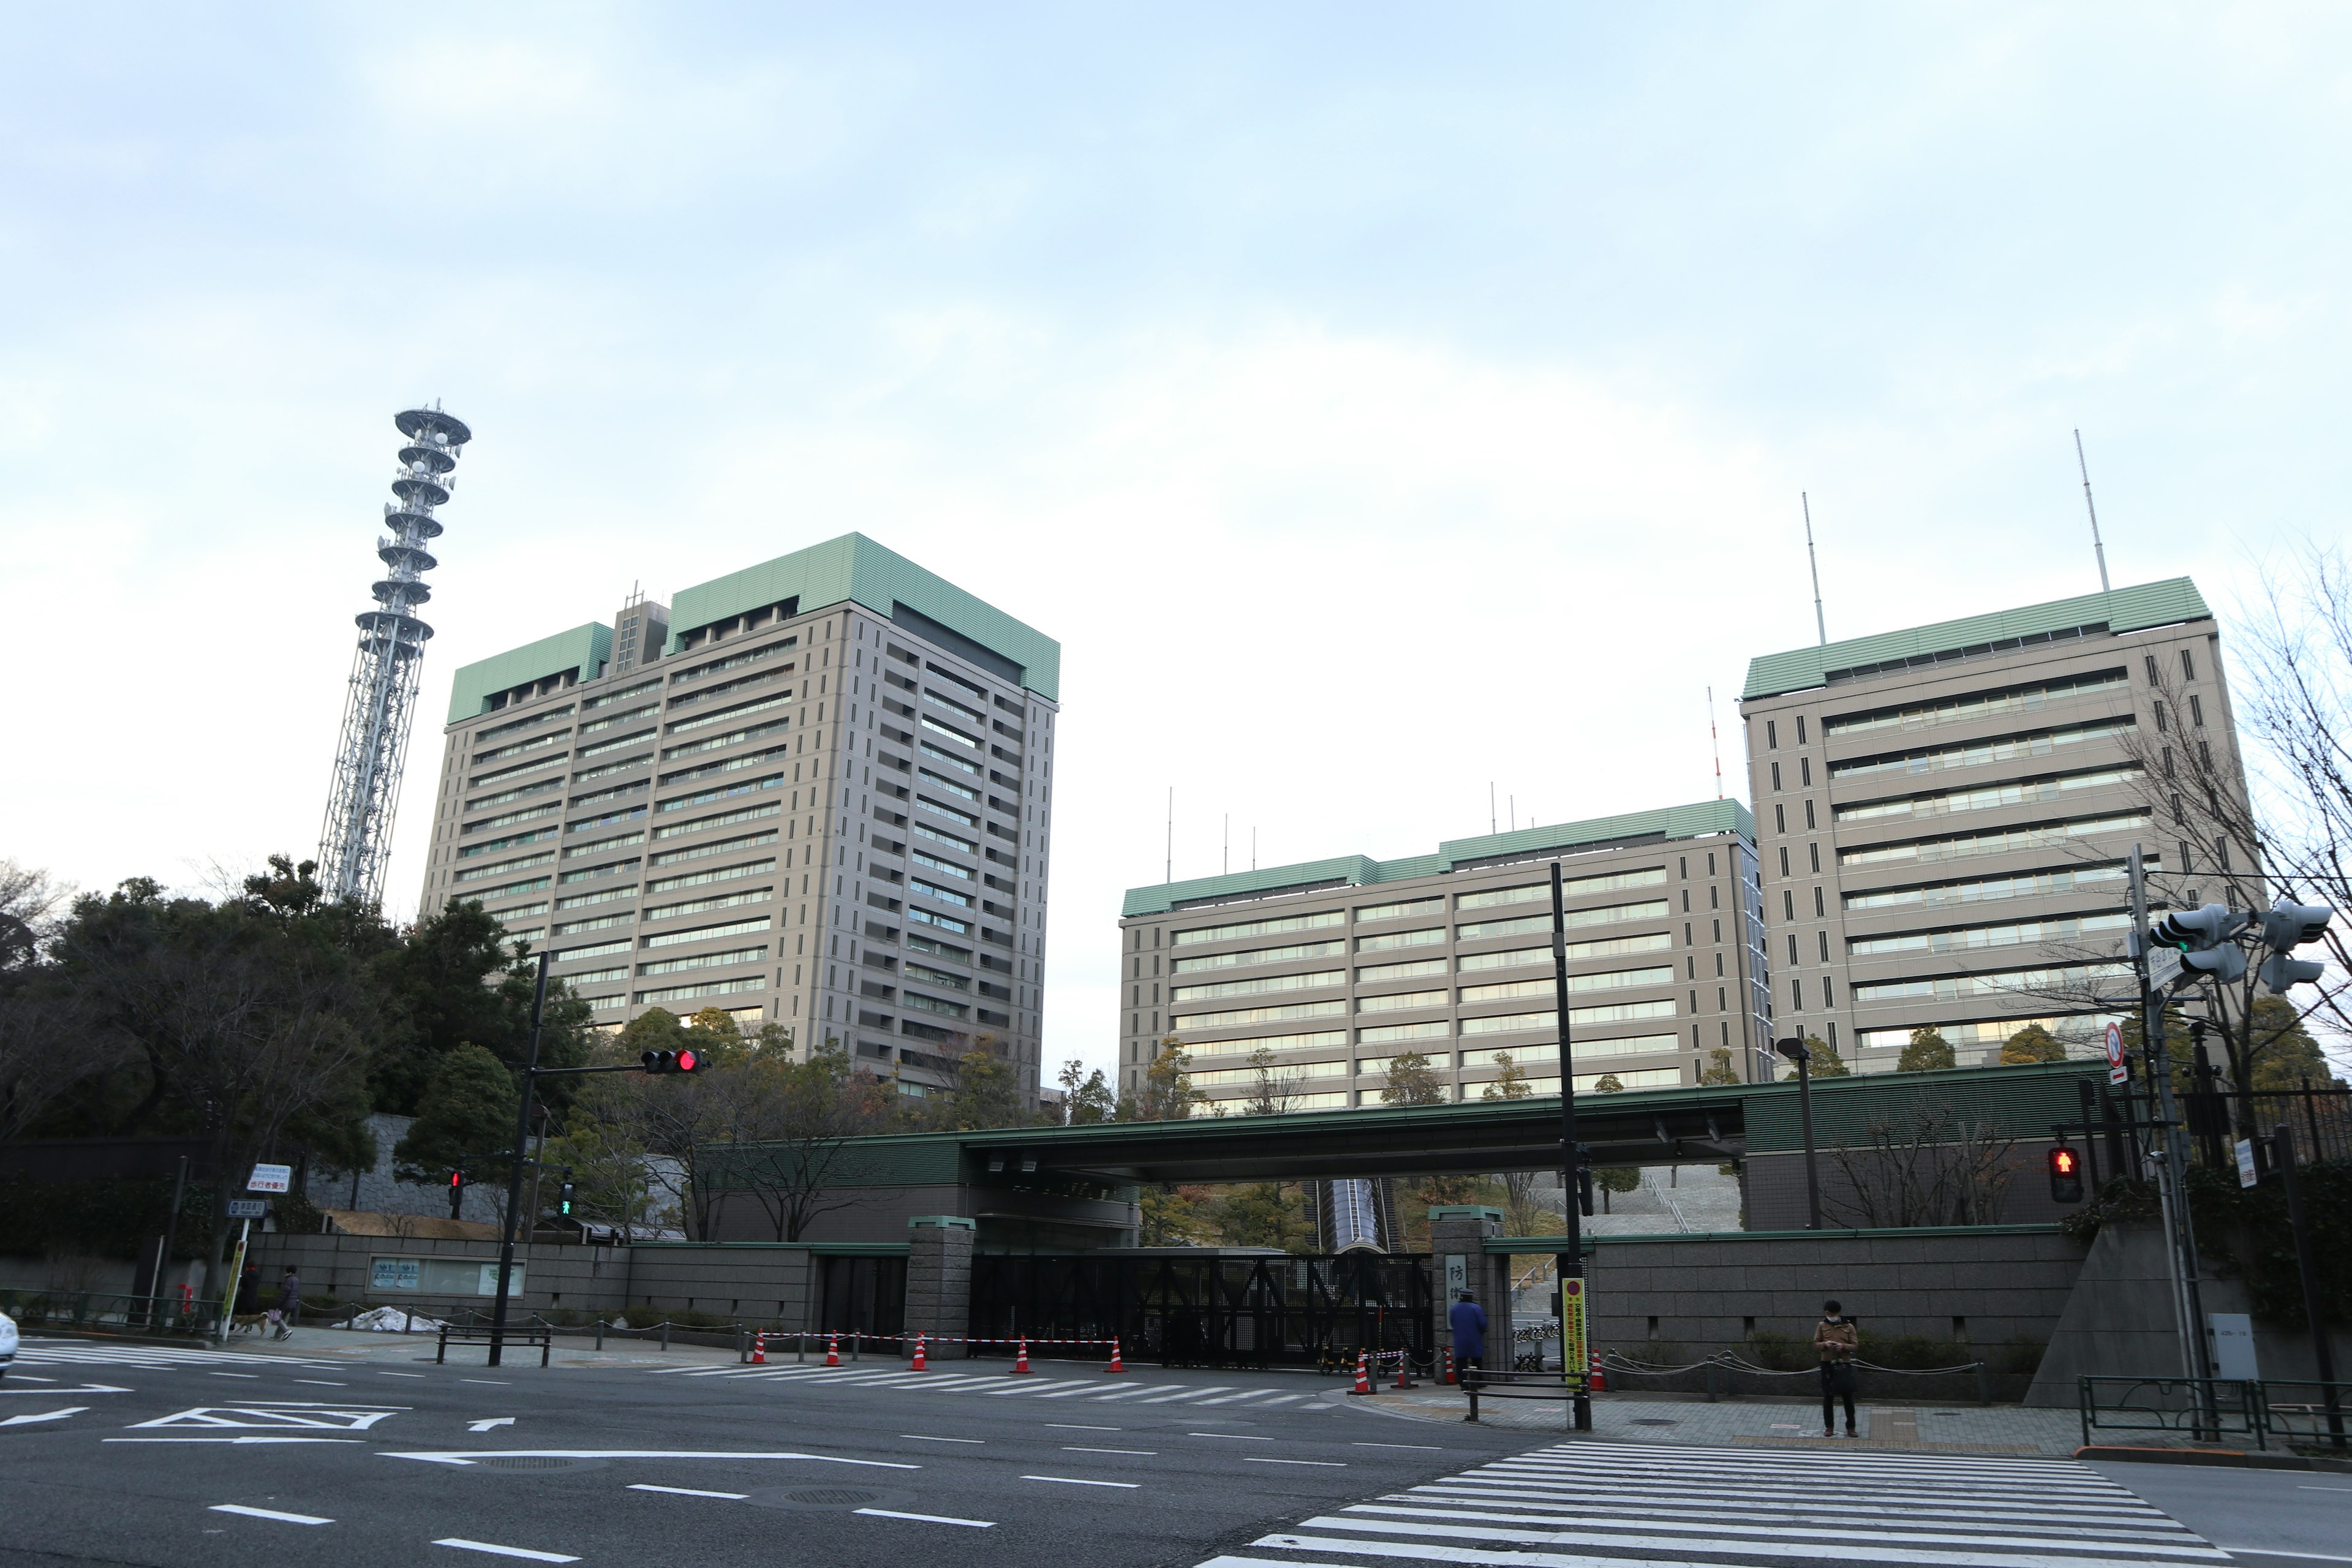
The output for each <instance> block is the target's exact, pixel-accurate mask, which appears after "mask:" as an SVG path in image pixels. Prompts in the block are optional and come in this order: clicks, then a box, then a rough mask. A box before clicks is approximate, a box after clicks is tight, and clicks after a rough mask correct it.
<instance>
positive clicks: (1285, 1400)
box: [1258, 1394, 1313, 1410]
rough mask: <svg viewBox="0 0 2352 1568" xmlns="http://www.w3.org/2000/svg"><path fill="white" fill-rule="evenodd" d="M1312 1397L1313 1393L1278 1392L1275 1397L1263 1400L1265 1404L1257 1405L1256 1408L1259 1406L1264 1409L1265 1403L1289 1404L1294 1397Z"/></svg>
mask: <svg viewBox="0 0 2352 1568" xmlns="http://www.w3.org/2000/svg"><path fill="white" fill-rule="evenodd" d="M1312 1397H1313V1395H1311V1394H1278V1395H1276V1397H1275V1398H1272V1399H1269V1400H1267V1401H1266V1402H1265V1405H1259V1406H1258V1408H1259V1409H1260V1410H1264V1409H1265V1407H1266V1405H1287V1404H1289V1403H1290V1402H1291V1401H1292V1400H1294V1399H1309V1398H1312Z"/></svg>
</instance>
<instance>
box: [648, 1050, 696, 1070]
mask: <svg viewBox="0 0 2352 1568" xmlns="http://www.w3.org/2000/svg"><path fill="white" fill-rule="evenodd" d="M637 1059H638V1060H639V1061H641V1062H643V1063H644V1064H645V1069H646V1071H647V1072H650V1073H663V1072H694V1071H697V1070H698V1069H699V1068H701V1066H702V1058H701V1057H700V1056H699V1055H698V1054H697V1053H695V1052H693V1051H647V1052H646V1053H645V1054H644V1055H643V1056H641V1057H639V1058H637Z"/></svg>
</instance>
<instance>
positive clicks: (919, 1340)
mask: <svg viewBox="0 0 2352 1568" xmlns="http://www.w3.org/2000/svg"><path fill="white" fill-rule="evenodd" d="M907 1370H908V1372H929V1371H930V1370H931V1363H929V1362H928V1361H926V1360H925V1359H923V1336H922V1335H920V1334H917V1335H916V1336H915V1360H914V1364H912V1365H911V1366H909V1367H908V1369H907Z"/></svg>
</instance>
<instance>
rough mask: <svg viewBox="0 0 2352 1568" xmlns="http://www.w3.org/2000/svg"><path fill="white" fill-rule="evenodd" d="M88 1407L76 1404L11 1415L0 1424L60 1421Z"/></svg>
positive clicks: (18, 1424) (24, 1424) (14, 1424)
mask: <svg viewBox="0 0 2352 1568" xmlns="http://www.w3.org/2000/svg"><path fill="white" fill-rule="evenodd" d="M87 1409H89V1405H72V1406H70V1407H69V1408H67V1409H64V1410H45V1411H43V1412H42V1413H41V1414H40V1415H11V1416H10V1417H8V1419H6V1420H5V1421H0V1426H32V1425H33V1424H35V1423H36V1422H39V1421H62V1420H64V1419H65V1418H66V1417H67V1416H68V1415H80V1414H81V1413H82V1412H83V1411H85V1410H87Z"/></svg>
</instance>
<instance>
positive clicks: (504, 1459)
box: [474, 1454, 604, 1471]
mask: <svg viewBox="0 0 2352 1568" xmlns="http://www.w3.org/2000/svg"><path fill="white" fill-rule="evenodd" d="M474 1463H475V1464H476V1465H477V1466H478V1467H480V1468H483V1469H486V1470H537V1471H546V1470H601V1469H603V1468H604V1460H602V1459H576V1458H568V1457H566V1456H563V1455H560V1454H488V1455H485V1456H483V1457H482V1458H478V1459H476V1460H475V1461H474Z"/></svg>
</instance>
